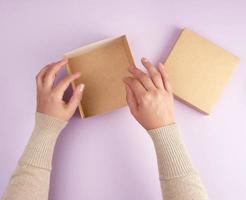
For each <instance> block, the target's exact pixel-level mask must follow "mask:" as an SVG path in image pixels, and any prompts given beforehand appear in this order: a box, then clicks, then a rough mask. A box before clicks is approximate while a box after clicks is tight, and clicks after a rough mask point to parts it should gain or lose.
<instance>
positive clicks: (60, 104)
mask: <svg viewBox="0 0 246 200" xmlns="http://www.w3.org/2000/svg"><path fill="white" fill-rule="evenodd" d="M66 64H67V60H65V59H64V60H61V61H58V62H56V63H51V64H48V65H47V66H45V67H44V68H43V69H41V71H40V72H39V73H38V74H37V76H36V83H37V112H40V113H44V114H46V115H50V116H52V117H55V118H57V119H60V120H63V121H68V120H69V119H70V118H71V117H72V116H73V114H74V112H75V110H76V108H77V107H78V105H79V103H80V101H81V98H82V91H83V89H84V85H83V84H80V85H78V86H77V88H76V89H75V90H74V91H73V96H72V97H71V99H70V100H69V102H68V103H66V102H64V101H63V95H64V92H65V90H66V89H67V88H68V86H69V85H70V83H71V82H72V81H74V80H75V79H77V78H78V77H80V72H77V73H75V74H71V75H67V76H65V77H64V78H63V79H62V80H61V81H60V82H58V83H57V85H56V86H54V81H55V77H56V74H57V72H58V71H59V70H60V69H61V68H62V67H63V66H64V65H66Z"/></svg>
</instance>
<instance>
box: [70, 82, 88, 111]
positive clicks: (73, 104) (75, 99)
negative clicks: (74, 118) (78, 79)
mask: <svg viewBox="0 0 246 200" xmlns="http://www.w3.org/2000/svg"><path fill="white" fill-rule="evenodd" d="M84 87H85V85H84V84H80V85H78V86H77V87H76V88H75V90H74V91H73V96H72V97H71V99H70V100H69V102H68V104H67V106H68V109H69V110H70V111H71V112H75V110H76V108H77V107H78V105H79V104H80V101H81V99H82V94H83V91H84Z"/></svg>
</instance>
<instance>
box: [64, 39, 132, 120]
mask: <svg viewBox="0 0 246 200" xmlns="http://www.w3.org/2000/svg"><path fill="white" fill-rule="evenodd" d="M65 57H66V58H68V65H67V70H68V72H69V73H74V72H77V71H80V72H81V74H82V75H81V77H80V78H79V79H78V80H76V81H74V82H73V83H72V85H73V88H74V87H75V86H77V85H78V84H80V83H83V84H85V89H84V93H83V99H82V101H81V104H80V105H79V110H80V114H81V117H89V116H93V115H98V114H102V113H106V112H110V111H112V110H114V109H116V108H120V107H123V106H125V105H126V100H125V87H124V84H123V82H122V78H123V77H125V76H127V75H128V76H129V73H128V70H127V68H128V67H129V66H134V65H135V64H134V61H133V58H132V55H131V52H130V49H129V46H128V43H127V39H126V36H120V37H116V38H109V39H106V40H102V41H99V42H96V43H92V44H90V45H87V46H85V47H82V48H79V49H76V50H74V51H72V52H69V53H66V54H65Z"/></svg>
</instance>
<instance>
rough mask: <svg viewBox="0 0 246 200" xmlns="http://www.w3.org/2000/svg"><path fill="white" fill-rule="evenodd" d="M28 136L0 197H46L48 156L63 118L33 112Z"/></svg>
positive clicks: (22, 199) (8, 199)
mask: <svg viewBox="0 0 246 200" xmlns="http://www.w3.org/2000/svg"><path fill="white" fill-rule="evenodd" d="M35 119H36V120H35V127H34V130H33V133H32V136H31V138H30V140H29V142H28V144H27V146H26V148H25V151H24V153H23V154H22V156H21V158H20V160H19V162H18V165H17V168H16V170H15V171H14V173H13V175H12V176H11V178H10V180H9V183H8V185H7V188H6V191H5V192H4V195H3V197H2V200H47V199H48V194H49V183H50V172H51V165H52V156H53V151H54V146H55V143H56V140H57V138H58V136H59V133H60V132H61V130H62V129H63V128H64V127H65V125H66V122H63V121H61V120H58V119H56V118H53V117H50V116H48V115H45V114H42V113H36V118H35Z"/></svg>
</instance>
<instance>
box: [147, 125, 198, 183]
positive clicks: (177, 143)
mask: <svg viewBox="0 0 246 200" xmlns="http://www.w3.org/2000/svg"><path fill="white" fill-rule="evenodd" d="M148 133H149V134H150V136H151V138H152V140H153V142H154V146H155V150H156V154H157V160H158V167H159V173H160V179H165V180H167V179H172V178H176V177H181V176H186V175H188V174H191V173H195V170H194V168H193V166H192V163H191V160H190V158H189V155H188V152H187V151H186V149H185V147H184V145H183V142H182V139H181V138H180V134H179V129H178V127H177V125H176V124H175V123H174V124H170V125H167V126H164V127H161V128H157V129H152V130H148Z"/></svg>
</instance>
